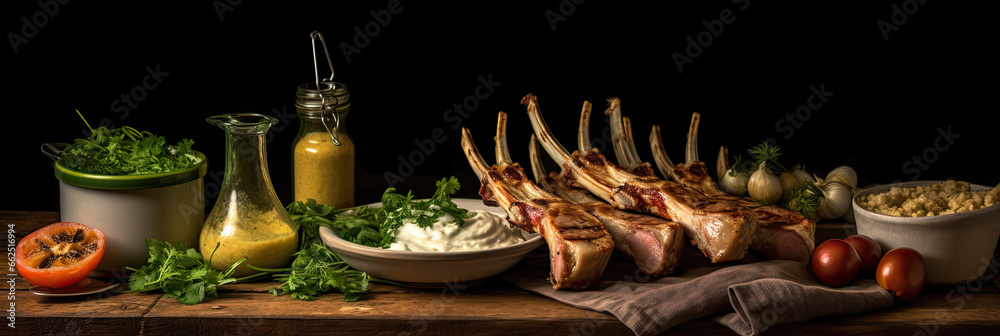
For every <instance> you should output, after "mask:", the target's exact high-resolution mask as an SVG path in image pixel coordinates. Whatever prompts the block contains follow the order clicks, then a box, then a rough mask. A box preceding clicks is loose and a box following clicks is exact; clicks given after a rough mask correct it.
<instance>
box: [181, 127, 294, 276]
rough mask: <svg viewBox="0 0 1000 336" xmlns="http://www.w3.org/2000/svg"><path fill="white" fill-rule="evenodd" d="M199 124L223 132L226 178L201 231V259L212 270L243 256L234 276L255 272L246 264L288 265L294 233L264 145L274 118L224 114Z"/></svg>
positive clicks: (261, 265)
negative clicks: (277, 191) (273, 178)
mask: <svg viewBox="0 0 1000 336" xmlns="http://www.w3.org/2000/svg"><path fill="white" fill-rule="evenodd" d="M205 121H207V122H208V123H210V124H213V125H215V126H218V127H219V128H222V129H223V130H224V131H226V175H225V177H224V178H223V180H222V189H221V191H220V193H219V198H218V199H217V200H216V202H215V206H214V207H213V208H212V212H211V213H209V215H208V218H207V219H206V220H205V225H204V226H203V227H202V230H201V240H200V244H199V245H200V250H201V254H202V256H203V257H204V258H205V260H206V261H208V260H211V266H212V267H213V268H215V269H217V270H225V269H227V268H228V267H229V266H231V265H232V264H233V263H235V262H236V261H238V260H240V259H242V258H247V261H246V262H245V263H243V264H242V265H240V267H239V268H237V269H236V272H234V273H233V275H234V276H236V277H242V276H246V275H250V274H254V273H255V272H254V271H253V270H251V269H249V268H247V267H246V266H245V265H248V264H249V265H253V266H254V267H259V268H281V267H284V266H286V265H288V263H289V262H290V261H291V259H292V257H291V255H292V253H295V251H296V248H297V247H298V232H297V230H296V227H295V224H294V223H293V222H292V220H291V218H289V217H288V213H287V212H285V208H284V206H282V205H281V203H280V201H278V196H277V194H275V192H274V187H273V186H272V185H271V178H270V175H269V173H268V170H267V153H266V148H265V142H264V136H265V135H266V134H267V130H268V128H270V127H271V126H272V125H274V124H275V123H277V121H278V120H277V119H275V118H272V117H269V116H265V115H260V114H225V115H217V116H212V117H209V118H207V119H205ZM216 244H218V249H216ZM213 251H214V255H213Z"/></svg>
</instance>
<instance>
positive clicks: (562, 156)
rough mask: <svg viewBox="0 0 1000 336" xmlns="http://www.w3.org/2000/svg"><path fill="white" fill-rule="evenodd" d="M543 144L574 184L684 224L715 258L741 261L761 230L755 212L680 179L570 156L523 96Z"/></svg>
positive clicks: (586, 155)
mask: <svg viewBox="0 0 1000 336" xmlns="http://www.w3.org/2000/svg"><path fill="white" fill-rule="evenodd" d="M521 103H523V104H526V105H528V115H529V117H530V118H531V124H532V127H533V128H534V131H535V134H536V135H537V136H538V140H539V142H540V143H541V144H542V147H543V148H545V150H546V152H548V154H549V156H551V157H552V158H553V159H554V160H556V163H557V164H559V165H560V166H561V167H562V170H563V175H564V176H566V177H567V178H568V179H571V180H570V182H572V183H571V186H576V185H579V186H582V187H583V188H586V189H587V190H589V191H590V192H591V193H593V194H594V195H595V196H597V197H599V198H601V199H603V200H604V201H606V202H608V203H610V204H611V205H613V206H614V207H616V208H618V209H623V210H633V211H640V212H646V213H651V214H654V215H657V216H660V217H662V218H665V219H670V220H673V221H676V222H678V223H680V224H681V225H682V226H683V227H684V230H685V232H686V233H687V235H688V237H690V238H691V239H693V240H694V243H695V244H696V245H697V246H698V248H699V249H701V251H702V252H703V253H704V254H705V256H706V257H708V258H709V259H710V260H711V261H712V262H722V261H731V260H739V259H742V258H743V257H744V256H745V254H746V251H747V248H748V246H749V244H750V242H751V240H752V238H753V234H754V233H755V232H756V230H757V217H756V215H755V214H754V213H753V212H752V211H750V210H749V209H747V208H746V207H744V206H741V205H739V204H738V203H736V202H732V201H727V200H719V199H712V198H709V197H707V196H705V195H704V194H702V193H701V192H700V191H697V190H695V189H692V188H689V187H685V186H683V185H680V184H678V183H674V182H671V181H667V180H661V179H656V178H650V177H641V176H637V175H635V174H632V173H629V172H626V171H625V170H623V169H622V168H620V167H618V166H616V165H614V164H612V163H610V162H608V161H607V160H605V158H604V156H603V155H601V154H600V153H598V152H597V150H596V149H591V150H588V151H586V152H582V153H581V152H579V151H575V152H573V153H572V154H570V153H569V152H568V151H566V149H565V148H563V147H562V145H560V144H559V142H557V141H556V140H555V138H554V137H553V136H552V132H551V131H550V130H549V128H548V126H547V125H546V124H545V121H544V120H542V117H541V112H540V111H539V109H538V101H537V99H536V98H535V96H533V95H528V96H526V97H524V99H523V100H522V101H521Z"/></svg>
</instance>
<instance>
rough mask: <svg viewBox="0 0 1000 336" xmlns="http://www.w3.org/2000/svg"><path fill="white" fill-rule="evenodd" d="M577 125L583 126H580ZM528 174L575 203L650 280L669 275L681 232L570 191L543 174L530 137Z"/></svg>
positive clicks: (665, 223) (658, 220)
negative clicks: (595, 221) (600, 225)
mask: <svg viewBox="0 0 1000 336" xmlns="http://www.w3.org/2000/svg"><path fill="white" fill-rule="evenodd" d="M581 125H584V124H583V123H581ZM528 153H529V155H530V156H531V159H530V162H531V171H532V172H533V173H534V175H535V180H536V181H537V183H538V185H539V186H541V187H542V188H543V189H545V190H547V191H549V192H552V193H554V194H556V195H558V196H560V197H562V198H564V199H567V200H570V201H573V202H576V203H577V204H578V205H579V206H580V207H581V208H583V209H584V210H586V211H587V213H589V214H591V215H593V216H594V217H596V218H597V219H598V220H600V221H601V223H602V224H604V228H605V229H607V230H608V233H610V234H611V237H612V239H614V242H615V249H617V250H618V251H619V252H621V253H622V254H623V255H625V256H626V257H627V258H629V259H631V260H632V261H633V262H634V263H635V265H636V266H637V267H638V268H639V269H640V270H642V271H643V272H645V273H646V274H649V275H652V276H662V275H668V274H672V273H673V272H674V267H675V266H676V265H677V260H678V259H679V258H680V254H681V252H682V251H683V249H684V228H682V227H681V226H680V224H678V223H677V222H674V221H669V220H666V219H663V218H659V217H655V216H649V215H643V214H635V213H631V212H626V211H623V210H618V209H615V208H614V207H613V206H611V205H610V204H607V203H605V202H604V201H602V200H600V199H597V198H595V197H594V196H593V195H591V194H590V193H589V192H587V191H585V190H581V189H574V188H571V187H570V186H569V185H567V184H566V183H564V182H563V177H562V176H560V175H559V174H558V173H556V172H549V173H546V172H545V168H544V166H543V165H542V158H541V154H540V153H539V151H538V141H537V139H536V138H535V135H534V134H532V135H531V142H530V145H529V147H528Z"/></svg>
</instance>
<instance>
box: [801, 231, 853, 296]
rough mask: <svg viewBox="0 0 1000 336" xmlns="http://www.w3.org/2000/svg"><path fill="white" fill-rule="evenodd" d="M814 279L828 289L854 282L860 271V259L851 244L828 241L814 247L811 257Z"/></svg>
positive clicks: (835, 240)
mask: <svg viewBox="0 0 1000 336" xmlns="http://www.w3.org/2000/svg"><path fill="white" fill-rule="evenodd" d="M812 268H813V273H815V274H816V278H818V279H819V281H820V282H822V283H823V284H825V285H827V286H830V287H840V286H843V285H846V284H847V283H849V282H851V280H854V277H856V276H858V272H859V271H861V257H860V256H858V252H857V251H855V250H854V247H852V246H851V244H848V243H847V242H846V241H843V240H841V239H829V240H827V241H825V242H823V243H822V244H819V246H817V247H816V251H814V252H813V255H812Z"/></svg>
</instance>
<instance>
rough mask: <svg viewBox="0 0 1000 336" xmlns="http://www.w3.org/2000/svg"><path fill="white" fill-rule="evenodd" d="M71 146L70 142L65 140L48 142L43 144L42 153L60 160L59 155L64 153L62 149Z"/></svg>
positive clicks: (53, 159) (54, 159)
mask: <svg viewBox="0 0 1000 336" xmlns="http://www.w3.org/2000/svg"><path fill="white" fill-rule="evenodd" d="M66 147H69V144H68V143H64V142H55V143H52V142H46V143H43V144H42V154H45V156H48V157H49V158H50V159H52V161H57V160H59V156H60V155H62V151H63V150H65V149H66Z"/></svg>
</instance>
